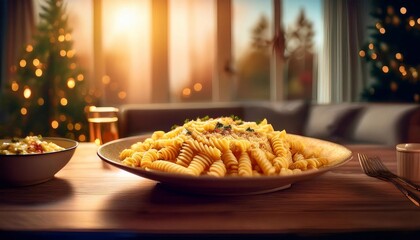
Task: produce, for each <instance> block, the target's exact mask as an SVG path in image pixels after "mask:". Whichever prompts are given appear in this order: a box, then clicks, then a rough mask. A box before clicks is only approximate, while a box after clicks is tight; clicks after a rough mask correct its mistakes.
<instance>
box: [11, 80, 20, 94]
mask: <svg viewBox="0 0 420 240" xmlns="http://www.w3.org/2000/svg"><path fill="white" fill-rule="evenodd" d="M10 88H11V89H12V91H13V92H16V91H17V90H19V84H18V83H17V82H16V81H13V82H12V85H11V86H10Z"/></svg>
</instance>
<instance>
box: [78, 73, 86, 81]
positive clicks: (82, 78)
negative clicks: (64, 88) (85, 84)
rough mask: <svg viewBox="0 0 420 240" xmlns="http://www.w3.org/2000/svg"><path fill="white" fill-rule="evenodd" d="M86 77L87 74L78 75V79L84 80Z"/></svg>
mask: <svg viewBox="0 0 420 240" xmlns="http://www.w3.org/2000/svg"><path fill="white" fill-rule="evenodd" d="M84 79H85V76H83V74H79V75H77V81H83V80H84Z"/></svg>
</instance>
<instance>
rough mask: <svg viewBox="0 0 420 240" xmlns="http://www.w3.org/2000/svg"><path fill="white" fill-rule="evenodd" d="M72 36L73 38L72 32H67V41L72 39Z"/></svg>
mask: <svg viewBox="0 0 420 240" xmlns="http://www.w3.org/2000/svg"><path fill="white" fill-rule="evenodd" d="M71 38H72V37H71V34H70V33H67V34H66V41H67V42H69V41H71Z"/></svg>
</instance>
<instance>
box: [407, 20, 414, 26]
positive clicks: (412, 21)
mask: <svg viewBox="0 0 420 240" xmlns="http://www.w3.org/2000/svg"><path fill="white" fill-rule="evenodd" d="M408 25H410V27H414V26H415V25H416V21H414V20H413V19H411V20H410V21H408Z"/></svg>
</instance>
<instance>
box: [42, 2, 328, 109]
mask: <svg viewBox="0 0 420 240" xmlns="http://www.w3.org/2000/svg"><path fill="white" fill-rule="evenodd" d="M65 3H66V4H67V6H68V7H67V10H68V14H69V17H70V22H69V24H70V26H71V27H73V38H74V42H75V44H74V48H75V50H76V51H77V54H78V59H79V61H80V64H81V65H82V66H83V67H84V69H85V70H86V72H87V73H86V75H87V78H89V79H91V84H92V89H93V91H95V94H96V95H97V96H98V97H99V98H100V104H101V105H120V104H124V103H151V102H191V101H248V100H270V99H271V100H273V99H275V100H276V101H277V100H282V99H302V98H303V99H309V100H312V99H316V94H314V93H316V91H314V89H315V87H316V84H317V64H318V63H317V56H318V53H319V48H320V45H321V42H322V36H323V31H322V24H321V22H322V20H321V6H322V1H321V0H202V1H196V0H153V1H150V0H122V1H113V0H94V1H84V0H72V1H70V0H65ZM40 5H41V1H40V0H35V9H36V15H37V14H38V13H39V11H40ZM276 8H277V9H276ZM279 10H281V11H279ZM276 11H277V12H276ZM275 19H279V20H275ZM276 21H278V22H276ZM276 26H282V30H283V33H284V38H285V44H284V48H285V50H284V57H285V58H284V59H283V60H282V61H283V62H281V63H280V65H279V64H277V65H276V64H273V62H275V61H276V59H275V56H274V53H273V44H275V42H273V40H274V39H275V37H276V36H277V35H276V34H277V33H278V32H276V31H277V30H278V29H276ZM305 34H306V35H305ZM297 36H299V37H297ZM278 85H280V86H278ZM273 95H276V96H275V97H273ZM279 96H280V97H279Z"/></svg>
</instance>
